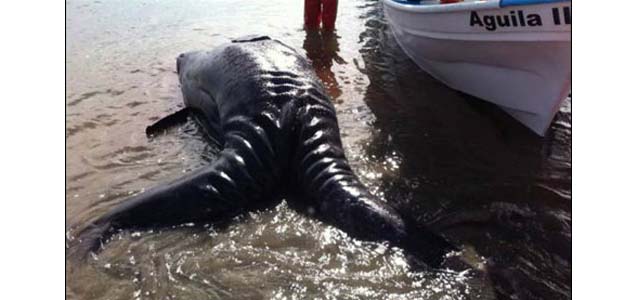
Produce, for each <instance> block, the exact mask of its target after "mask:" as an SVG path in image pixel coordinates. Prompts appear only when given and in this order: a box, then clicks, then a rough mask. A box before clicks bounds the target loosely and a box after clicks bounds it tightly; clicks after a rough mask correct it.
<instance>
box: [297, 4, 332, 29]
mask: <svg viewBox="0 0 635 300" xmlns="http://www.w3.org/2000/svg"><path fill="white" fill-rule="evenodd" d="M336 17H337V0H304V27H305V28H306V29H318V28H320V23H322V29H323V30H325V31H333V30H335V18H336Z"/></svg>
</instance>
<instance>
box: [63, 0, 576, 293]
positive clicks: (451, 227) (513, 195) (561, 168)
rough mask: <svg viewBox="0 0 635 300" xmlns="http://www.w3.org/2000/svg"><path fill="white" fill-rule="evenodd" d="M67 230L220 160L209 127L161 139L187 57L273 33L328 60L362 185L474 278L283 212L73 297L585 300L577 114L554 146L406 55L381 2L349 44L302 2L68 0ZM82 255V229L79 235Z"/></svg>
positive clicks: (81, 285)
mask: <svg viewBox="0 0 635 300" xmlns="http://www.w3.org/2000/svg"><path fill="white" fill-rule="evenodd" d="M66 6H67V16H66V31H67V41H66V50H67V54H66V67H67V74H66V84H67V85H66V91H67V98H66V107H67V109H66V122H67V123H66V147H67V152H66V183H67V185H66V192H67V193H66V194H67V198H66V221H67V224H68V226H69V228H70V225H72V224H82V223H84V222H87V221H88V220H91V219H93V218H95V217H97V216H99V215H101V214H102V213H104V212H105V211H107V210H108V209H109V208H111V207H113V206H114V205H116V204H117V203H120V202H121V201H124V200H125V199H126V197H127V196H128V195H131V194H134V193H136V192H138V191H140V190H143V189H144V188H148V187H151V186H155V185H158V184H160V183H162V182H166V181H169V180H170V179H173V178H176V177H179V176H181V174H182V173H184V172H188V171H190V170H193V169H196V168H198V167H201V166H203V165H205V164H207V163H208V162H209V161H210V160H212V159H214V155H215V153H216V151H217V150H218V149H215V148H214V147H212V146H209V145H207V143H206V142H205V140H204V139H203V138H202V136H201V135H200V134H199V132H198V130H197V128H196V126H194V125H193V124H186V125H185V126H182V127H180V128H177V129H175V130H173V131H172V132H170V133H168V134H166V135H163V136H160V137H156V138H154V139H152V140H149V139H148V138H146V136H145V133H144V130H145V127H146V126H147V125H148V124H150V123H152V122H153V121H154V120H157V119H158V118H160V117H162V116H164V115H166V114H168V113H170V112H173V111H174V110H176V109H177V107H178V106H179V105H180V104H181V103H182V98H181V95H180V90H179V86H178V82H177V76H176V73H175V57H176V56H177V55H178V54H179V53H181V52H185V51H189V50H196V49H209V48H213V47H214V46H216V45H219V44H221V43H224V42H227V41H229V40H230V39H231V38H235V37H238V36H242V35H247V34H255V33H257V34H268V35H270V36H272V37H274V38H278V39H280V40H282V41H284V42H286V43H287V44H289V45H291V46H293V47H295V48H296V49H298V50H299V51H300V52H301V53H304V54H306V55H307V57H308V58H309V59H310V60H311V61H312V62H313V65H314V67H315V68H316V71H317V72H318V74H319V75H320V78H321V79H322V80H323V82H324V83H325V85H327V87H328V90H329V93H330V94H331V96H332V97H333V100H334V101H335V103H336V104H335V105H336V108H337V110H338V118H339V121H340V125H341V129H342V137H343V141H344V144H345V147H346V150H347V154H348V157H349V159H350V160H351V163H352V164H353V167H354V169H355V170H356V171H357V172H358V174H359V175H360V176H361V177H362V179H363V180H364V181H365V183H366V184H368V185H369V186H370V187H371V190H372V191H373V192H374V193H376V194H378V195H381V196H382V197H385V198H386V199H387V200H388V201H391V202H392V203H394V204H395V206H397V207H399V208H401V209H405V210H408V211H410V212H412V214H413V215H414V216H416V217H417V218H418V220H419V221H420V222H421V223H424V224H428V225H429V226H430V227H431V228H433V229H434V230H436V231H438V232H440V233H441V234H442V235H444V236H445V237H447V238H448V239H449V240H451V241H453V242H454V243H456V244H457V245H459V246H460V248H461V249H462V251H461V252H460V253H456V254H454V255H456V256H457V257H459V258H460V259H461V260H463V261H465V262H466V263H468V264H469V265H471V266H472V267H471V268H468V269H462V268H458V269H457V268H453V267H444V268H443V269H436V270H435V269H428V270H426V269H423V270H421V269H417V270H416V271H415V270H414V269H413V268H411V266H409V265H408V263H407V262H406V257H405V255H404V254H403V253H402V252H401V251H400V250H399V249H387V248H386V247H385V246H383V245H382V244H379V243H372V242H360V241H357V240H354V239H352V238H350V237H348V236H346V234H344V233H343V232H341V231H339V230H337V229H335V228H332V227H329V226H326V225H324V224H322V223H320V222H317V221H315V220H312V219H309V218H306V217H305V216H303V215H300V214H297V213H295V212H294V211H293V210H291V209H289V208H288V207H287V206H286V204H284V203H283V204H281V205H279V206H278V207H276V208H275V209H272V210H270V211H264V212H254V213H252V214H250V215H249V216H246V217H245V218H244V219H242V220H237V221H236V222H234V223H233V224H232V225H230V226H229V228H226V229H223V230H219V229H214V228H210V227H205V228H200V227H190V226H189V224H184V225H183V226H181V227H179V228H174V229H171V230H162V231H155V232H129V233H125V234H122V235H120V236H118V237H117V239H116V240H115V241H113V242H111V243H110V244H108V245H107V247H106V249H105V250H104V251H103V252H102V253H100V255H99V256H96V257H94V258H91V259H89V261H88V262H86V263H81V264H79V263H76V262H73V261H68V263H67V268H66V275H67V279H66V280H67V281H66V282H67V286H66V293H67V298H68V299H269V298H274V299H313V298H316V299H317V298H321V299H488V298H499V299H507V298H512V299H516V298H517V299H539V298H545V299H562V298H565V299H566V298H570V297H571V101H570V99H569V100H567V101H566V103H565V105H564V106H563V107H562V109H561V111H560V112H559V113H558V115H557V116H556V119H555V121H554V122H553V124H552V126H551V129H550V132H549V134H548V135H547V137H546V138H538V137H537V136H535V135H533V134H532V133H531V132H530V131H529V130H527V129H525V128H523V127H522V126H521V125H519V124H518V123H516V121H514V120H513V119H511V118H510V117H508V116H507V115H505V113H503V112H502V111H500V110H499V109H498V108H496V107H494V106H493V105H490V104H488V103H485V102H482V101H480V100H478V99H474V98H471V97H469V96H466V95H462V94H460V93H458V92H456V91H453V90H450V89H449V88H447V87H445V86H443V85H442V84H440V83H439V82H437V81H435V80H434V79H433V78H431V77H430V76H429V75H427V74H426V73H424V72H423V71H421V70H420V69H418V68H417V67H416V65H414V63H413V62H412V61H410V60H409V59H408V58H407V57H406V56H405V55H404V53H403V52H402V51H401V50H400V49H399V47H398V46H397V44H396V42H395V40H394V37H393V35H392V33H391V32H390V30H389V28H388V27H387V24H386V21H385V19H384V17H383V13H382V6H381V3H380V2H379V1H377V0H355V1H340V3H339V14H338V21H337V28H338V30H337V36H320V35H313V34H307V33H306V32H305V31H304V30H303V29H302V1H296V0H270V1H245V0H232V1H229V0H216V1H193V0H187V1H183V0H178V1H177V0H173V1H171V0H170V1H67V3H66ZM66 238H67V240H70V239H73V231H72V230H69V231H68V232H67V237H66Z"/></svg>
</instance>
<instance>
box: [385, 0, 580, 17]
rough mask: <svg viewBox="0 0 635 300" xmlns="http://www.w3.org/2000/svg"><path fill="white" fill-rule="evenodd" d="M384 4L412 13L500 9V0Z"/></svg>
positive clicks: (390, 1) (401, 0) (396, 0)
mask: <svg viewBox="0 0 635 300" xmlns="http://www.w3.org/2000/svg"><path fill="white" fill-rule="evenodd" d="M382 1H383V3H384V4H386V5H388V6H391V7H393V8H395V9H399V10H402V11H408V12H414V13H423V14H425V13H445V12H460V11H479V10H488V9H501V8H503V7H501V5H500V0H485V1H474V2H457V3H446V4H421V3H410V2H407V1H404V0H382ZM567 3H568V4H569V5H570V4H571V1H570V0H569V1H566V0H564V1H561V2H555V3H528V4H523V5H518V6H537V5H553V4H559V5H562V4H567Z"/></svg>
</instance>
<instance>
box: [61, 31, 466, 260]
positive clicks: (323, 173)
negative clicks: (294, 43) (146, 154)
mask: <svg viewBox="0 0 635 300" xmlns="http://www.w3.org/2000/svg"><path fill="white" fill-rule="evenodd" d="M176 69H177V72H178V75H179V81H180V83H181V90H182V92H183V98H184V102H185V109H184V110H181V111H179V112H177V113H176V114H175V115H172V116H169V117H167V118H166V119H163V120H159V121H158V122H157V124H155V125H153V126H151V127H150V128H149V129H148V131H147V133H149V134H150V135H152V134H154V133H155V132H157V131H161V130H165V129H167V128H168V127H169V126H170V125H174V124H178V122H179V119H180V121H182V122H185V121H187V117H186V113H187V114H190V115H191V116H192V117H195V118H197V120H198V121H199V123H200V124H201V125H202V126H203V127H204V128H205V129H206V132H207V133H208V134H209V136H208V138H209V139H210V140H213V141H215V142H216V143H217V144H219V145H222V151H221V152H220V153H219V154H218V158H216V159H215V160H214V161H213V162H212V163H211V164H210V165H209V166H205V167H203V168H200V169H199V170H196V171H194V172H192V173H190V174H187V175H185V176H183V177H181V178H179V179H177V180H175V181H174V182H171V183H168V184H163V185H160V186H158V187H155V188H152V189H150V190H148V191H145V192H144V193H141V194H140V195H137V196H134V197H132V198H130V199H128V200H125V201H124V202H123V203H122V204H121V205H119V206H117V207H115V208H113V209H112V210H111V211H109V212H108V213H106V214H105V215H104V216H101V217H99V218H98V219H97V220H95V221H93V222H91V223H90V224H88V225H87V226H85V227H84V228H82V227H79V228H82V229H81V231H80V232H79V234H78V236H77V241H78V242H79V245H77V246H73V247H77V248H78V249H77V250H76V249H71V251H70V252H74V251H76V253H73V254H74V255H80V256H86V255H88V253H87V251H93V252H96V251H97V250H99V246H102V245H103V244H104V243H105V242H106V241H107V239H108V238H109V237H110V236H111V235H112V234H113V233H115V232H117V231H118V230H123V229H125V230H130V229H147V228H158V227H165V226H173V225H178V224H183V223H187V222H204V223H215V224H218V223H221V222H222V221H226V220H230V219H232V218H234V217H236V216H238V215H240V214H244V213H245V212H247V211H249V210H250V209H251V210H253V209H256V208H263V207H272V206H273V205H275V204H277V203H272V200H274V199H278V201H279V200H281V199H282V197H286V198H287V199H289V200H295V201H293V202H292V203H291V204H292V206H294V207H296V208H302V209H303V211H304V212H306V213H307V214H309V215H314V216H315V217H317V218H319V219H321V220H323V221H325V222H327V223H329V224H333V225H335V226H336V227H338V228H340V229H342V230H343V231H345V232H347V233H348V234H349V235H351V236H353V237H357V238H362V239H370V240H378V241H382V240H383V241H388V242H389V243H390V244H391V245H392V246H398V247H401V248H404V249H405V250H407V251H408V252H410V253H413V254H415V255H416V256H417V257H418V258H420V259H422V260H423V261H425V262H427V263H429V264H432V265H433V266H438V265H439V264H440V263H441V262H442V261H443V258H444V256H445V254H446V253H448V252H450V251H453V250H456V248H454V247H453V246H452V245H451V244H450V243H448V242H446V241H445V240H444V239H443V238H441V237H439V236H436V235H434V234H432V233H431V232H429V231H428V230H426V229H425V228H423V227H421V226H419V225H417V223H416V222H414V221H412V220H409V219H408V218H407V217H406V216H404V215H401V214H399V213H397V212H396V211H395V210H394V209H393V208H392V207H390V206H389V205H388V204H387V203H386V202H385V201H381V200H380V199H379V198H378V197H376V196H374V195H372V194H371V193H370V192H369V191H368V189H367V188H366V187H365V186H364V185H363V184H362V183H361V182H360V181H359V179H358V177H357V176H356V175H355V173H353V171H352V169H351V167H350V166H349V163H348V160H347V159H346V156H345V153H344V150H343V147H342V142H341V139H340V132H339V126H338V124H337V117H336V113H335V108H334V107H333V104H332V103H331V99H330V98H329V96H328V94H326V92H325V90H324V88H323V86H322V84H321V83H320V81H319V79H318V77H317V76H316V75H315V73H314V72H313V69H312V67H311V65H310V64H309V62H308V61H307V60H306V59H305V58H304V57H302V56H300V55H299V54H298V53H297V52H296V51H295V50H294V49H293V48H291V47H289V46H287V45H285V44H284V43H282V42H280V41H277V40H272V39H270V38H269V37H267V36H250V37H244V38H239V39H237V40H234V41H232V43H229V44H225V45H222V46H219V47H217V48H216V49H215V50H213V51H206V52H205V51H199V52H189V53H184V54H181V55H179V57H178V58H177V66H176ZM168 119H169V120H170V121H166V120H168ZM296 201H298V202H299V203H296Z"/></svg>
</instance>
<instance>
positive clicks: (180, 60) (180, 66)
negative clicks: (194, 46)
mask: <svg viewBox="0 0 635 300" xmlns="http://www.w3.org/2000/svg"><path fill="white" fill-rule="evenodd" d="M186 59H187V53H181V54H179V56H178V57H177V58H176V72H177V73H179V74H181V70H182V69H183V66H184V64H185V60H186Z"/></svg>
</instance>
